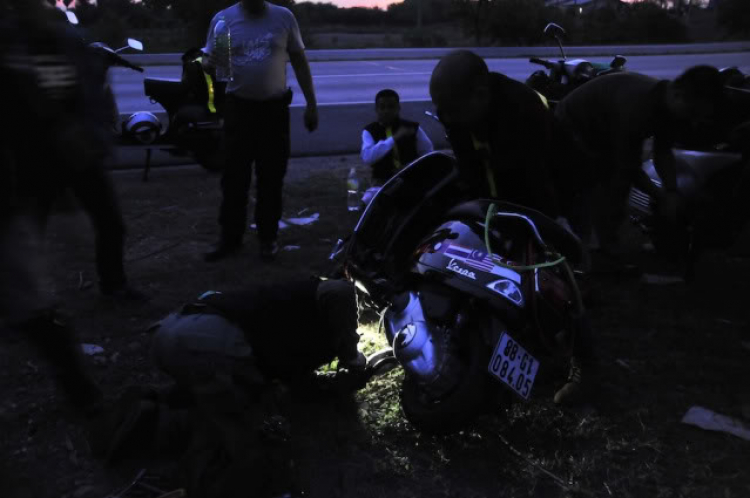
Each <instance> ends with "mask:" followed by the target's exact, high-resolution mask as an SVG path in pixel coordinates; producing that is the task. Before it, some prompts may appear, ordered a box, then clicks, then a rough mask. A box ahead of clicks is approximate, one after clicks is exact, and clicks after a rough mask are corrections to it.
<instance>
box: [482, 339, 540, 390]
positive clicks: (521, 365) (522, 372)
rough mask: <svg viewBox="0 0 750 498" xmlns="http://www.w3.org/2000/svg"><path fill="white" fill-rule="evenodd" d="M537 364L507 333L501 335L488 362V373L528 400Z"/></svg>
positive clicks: (537, 368)
mask: <svg viewBox="0 0 750 498" xmlns="http://www.w3.org/2000/svg"><path fill="white" fill-rule="evenodd" d="M538 371H539V362H538V361H537V360H536V358H534V357H533V356H531V355H530V354H529V353H528V352H527V351H526V350H525V349H524V348H523V347H522V346H521V345H520V344H518V342H516V340H515V339H513V338H512V337H511V336H510V335H509V334H508V333H503V335H502V336H501V337H500V340H499V341H498V343H497V347H496V348H495V353H494V354H493V355H492V359H491V360H490V366H489V372H490V374H492V375H493V376H495V377H497V378H498V379H500V380H501V381H502V382H503V383H505V384H506V385H508V387H510V388H511V389H512V390H513V392H515V393H516V394H518V395H519V396H521V397H522V398H524V399H529V395H530V394H531V389H532V388H533V387H534V379H535V378H536V373H537V372H538Z"/></svg>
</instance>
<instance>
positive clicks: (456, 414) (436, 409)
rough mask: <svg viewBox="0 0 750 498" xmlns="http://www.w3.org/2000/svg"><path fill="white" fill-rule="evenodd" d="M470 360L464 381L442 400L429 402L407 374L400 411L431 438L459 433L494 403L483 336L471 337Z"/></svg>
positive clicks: (472, 335)
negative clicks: (432, 436)
mask: <svg viewBox="0 0 750 498" xmlns="http://www.w3.org/2000/svg"><path fill="white" fill-rule="evenodd" d="M471 332H476V331H471ZM468 359H469V363H468V366H467V369H466V371H465V373H466V374H465V375H464V378H463V379H461V381H460V382H459V383H458V385H457V386H456V387H455V388H454V389H453V390H452V391H451V393H450V394H448V395H447V396H446V397H444V398H442V399H440V400H433V401H430V400H427V399H426V397H425V395H424V393H423V391H422V389H421V388H420V386H419V384H418V383H417V382H416V381H415V380H414V379H413V378H411V377H409V375H408V374H407V375H406V376H405V377H404V380H403V382H402V384H401V393H400V397H401V409H402V410H403V412H404V416H405V417H406V419H407V420H408V421H409V422H410V423H411V424H412V425H413V426H414V427H416V428H417V429H419V430H420V431H422V432H427V433H431V434H443V435H444V434H451V433H455V432H458V431H459V430H461V429H462V428H464V427H465V426H466V425H467V424H469V423H470V422H471V421H473V420H474V419H475V418H476V417H477V416H478V415H479V414H480V413H481V412H482V411H483V410H484V408H485V407H486V406H487V403H488V402H489V401H490V400H491V399H494V396H493V395H492V393H491V392H490V387H491V386H490V384H489V383H490V378H489V375H488V374H487V364H488V361H489V356H488V348H487V346H486V344H485V343H484V341H483V340H482V337H481V334H478V333H472V334H471V337H470V344H469V355H468Z"/></svg>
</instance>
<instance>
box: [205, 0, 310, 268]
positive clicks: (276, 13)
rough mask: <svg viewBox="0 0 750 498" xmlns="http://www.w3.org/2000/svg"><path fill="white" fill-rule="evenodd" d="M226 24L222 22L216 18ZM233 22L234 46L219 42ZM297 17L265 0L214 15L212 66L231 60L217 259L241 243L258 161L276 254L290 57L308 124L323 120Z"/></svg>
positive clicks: (267, 233)
mask: <svg viewBox="0 0 750 498" xmlns="http://www.w3.org/2000/svg"><path fill="white" fill-rule="evenodd" d="M220 21H223V26H224V27H223V28H221V26H220V28H219V29H218V30H217V29H216V26H217V23H219V22H220ZM227 28H228V29H229V33H230V37H229V43H228V45H229V47H230V48H229V53H230V54H231V55H228V54H227V53H226V52H225V53H221V52H222V50H221V49H217V48H216V47H215V41H216V32H217V31H221V30H222V29H227ZM304 49H305V46H304V44H303V43H302V36H301V35H300V31H299V26H298V24H297V20H296V19H295V18H294V14H292V12H291V11H289V10H288V9H286V8H284V7H280V6H278V5H274V4H272V3H269V2H266V1H264V0H241V1H240V2H238V3H236V4H235V5H233V6H231V7H229V8H227V9H224V10H222V11H221V12H219V13H218V14H216V16H215V17H214V18H213V20H212V21H211V25H210V27H209V31H208V41H207V43H206V47H205V48H204V49H203V50H204V52H205V53H206V55H207V57H204V61H205V62H204V63H205V64H206V66H208V68H212V67H215V66H217V65H222V63H224V64H226V61H222V60H220V58H221V57H227V58H228V59H229V61H228V62H229V64H226V65H228V66H229V74H230V76H231V77H230V80H229V81H228V82H227V97H226V102H225V106H224V107H225V111H224V133H225V137H226V146H227V163H226V168H225V170H224V174H223V177H222V180H221V190H222V195H223V197H222V203H221V208H220V214H219V224H220V225H221V238H220V240H219V243H218V245H217V246H216V248H215V249H214V250H213V251H211V252H209V253H208V254H206V261H218V260H220V259H223V258H226V257H227V256H231V255H233V254H235V253H237V252H238V251H239V249H240V248H241V246H242V238H243V234H244V232H245V230H246V228H247V203H248V193H249V190H250V183H251V178H252V165H253V163H255V168H256V173H255V174H256V180H257V182H258V185H257V203H256V207H255V221H256V224H257V226H258V239H259V241H260V254H261V257H262V258H263V259H265V260H272V259H273V258H274V257H275V256H276V254H277V252H278V244H277V242H276V238H277V232H278V224H279V220H280V219H281V211H282V188H283V184H284V176H285V174H286V167H287V162H288V159H289V150H290V140H289V103H290V102H291V97H292V96H291V90H290V89H289V88H287V85H286V63H287V62H291V65H292V68H293V69H294V73H295V75H296V77H297V82H298V83H299V86H300V87H301V88H302V92H303V93H304V95H305V100H306V101H307V107H306V109H305V114H304V122H305V127H306V128H307V129H308V130H309V131H313V130H315V129H316V128H317V126H318V111H317V103H316V100H315V89H314V87H313V81H312V75H311V74H310V66H309V64H308V62H307V58H306V57H305V51H304Z"/></svg>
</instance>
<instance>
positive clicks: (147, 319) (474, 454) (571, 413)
mask: <svg viewBox="0 0 750 498" xmlns="http://www.w3.org/2000/svg"><path fill="white" fill-rule="evenodd" d="M347 165H348V163H347V162H346V161H340V160H339V159H337V158H330V163H327V164H324V165H322V166H323V167H320V168H316V169H315V170H314V171H310V172H308V173H304V174H303V173H301V172H298V173H295V175H294V176H290V179H289V181H288V183H287V186H286V189H285V193H286V195H285V203H286V204H285V213H286V215H288V216H295V215H297V214H298V213H300V212H301V211H302V210H303V209H307V211H305V212H304V213H303V215H307V214H311V213H315V212H319V213H320V221H318V222H317V223H315V224H313V225H310V226H306V227H293V228H290V229H288V230H285V231H283V232H282V245H285V246H286V245H298V246H300V247H301V249H299V250H294V251H285V252H282V253H281V255H280V257H279V260H278V261H277V262H276V263H274V264H271V265H268V264H263V263H261V261H260V260H259V258H258V257H257V253H256V252H257V247H256V245H255V241H254V240H253V237H252V234H250V236H249V237H248V238H247V245H246V248H245V249H244V250H243V252H242V254H241V256H240V257H239V258H236V259H233V260H229V261H226V262H222V263H219V264H214V265H209V264H206V263H204V262H203V261H202V259H201V255H202V253H203V251H205V250H207V249H208V248H209V247H210V245H211V244H212V243H213V242H214V241H215V239H216V238H217V236H218V227H217V223H216V215H217V208H218V204H219V190H218V178H216V177H211V176H208V175H207V174H206V173H205V172H203V171H201V170H198V169H175V170H154V172H153V175H152V180H151V182H149V183H146V184H144V183H141V182H140V179H139V178H138V175H137V174H122V175H117V176H116V177H115V181H116V184H117V187H118V190H119V192H120V196H121V199H122V204H123V210H124V213H125V216H126V220H127V223H128V227H129V239H128V243H127V248H126V249H127V250H126V258H127V260H128V262H129V263H128V264H127V269H128V271H129V274H130V277H131V280H132V282H133V283H134V284H135V285H136V286H138V287H139V288H142V289H143V290H145V291H147V292H149V293H151V294H152V295H153V296H154V300H153V301H152V302H151V303H149V304H147V305H143V306H139V305H127V304H115V303H112V302H109V301H107V300H105V299H102V298H100V297H99V296H98V295H97V293H96V290H95V287H93V288H92V287H87V286H85V285H81V284H82V283H85V282H94V281H95V280H96V277H95V273H94V262H93V247H94V246H93V236H92V234H91V230H90V228H89V226H88V222H87V220H86V219H85V217H83V216H82V215H80V214H76V215H61V216H58V217H56V218H55V219H54V220H53V221H52V223H51V225H50V231H49V234H48V237H47V253H48V256H49V269H50V279H49V280H50V282H51V287H50V293H51V294H52V295H53V297H54V298H56V299H57V300H58V301H59V302H61V303H62V304H64V308H65V309H66V310H67V311H68V314H69V315H71V316H72V317H74V318H75V320H74V324H75V326H76V330H77V332H78V333H79V335H80V336H81V338H82V339H83V340H84V341H85V342H91V343H94V344H99V345H101V346H102V347H104V348H105V350H106V354H105V356H106V362H105V363H104V364H103V365H102V366H99V367H96V370H95V374H96V376H97V378H98V380H99V381H100V382H101V383H102V384H103V386H104V387H105V388H106V389H107V391H108V392H109V393H115V392H117V391H118V390H120V389H122V388H123V387H125V386H128V385H134V384H150V383H159V382H165V381H166V379H164V378H163V377H162V376H161V375H160V374H159V372H158V371H157V370H156V368H155V367H154V366H153V365H152V364H151V361H150V357H149V354H148V345H149V340H150V338H149V336H148V334H146V333H145V332H144V331H145V329H146V327H147V325H148V324H149V323H151V322H153V321H154V320H156V319H159V318H161V317H163V316H164V315H165V314H166V313H168V312H169V311H171V310H173V309H175V308H177V307H178V306H180V305H181V304H182V303H184V302H185V301H188V300H191V299H194V298H195V297H196V296H198V295H199V294H200V293H202V292H204V291H206V290H208V289H216V290H229V289H236V288H241V287H243V286H244V285H246V284H248V283H251V282H259V281H274V280H281V279H286V278H290V277H294V276H300V275H308V274H312V273H322V272H325V271H326V269H327V265H328V260H327V257H328V254H329V251H330V249H331V247H332V246H333V244H334V242H335V240H336V239H337V238H338V237H340V236H341V235H342V234H344V233H346V232H347V231H348V230H350V229H351V227H352V226H353V225H354V223H355V222H356V214H351V213H349V212H348V211H347V210H346V193H345V187H344V179H345V176H346V171H347V167H346V166H347ZM634 240H635V239H634ZM598 283H599V285H600V289H599V292H598V296H599V298H600V299H599V301H600V304H599V305H598V306H597V307H596V308H593V309H591V310H590V314H591V320H592V322H593V325H594V328H595V331H596V335H597V337H596V339H597V343H596V350H597V358H598V360H599V367H598V369H597V371H596V372H595V373H593V374H591V378H592V379H593V381H594V383H595V384H596V386H597V392H596V393H595V394H592V396H591V398H590V402H589V403H588V404H587V405H586V406H584V407H581V408H575V409H562V408H559V407H556V406H554V405H553V404H552V403H551V396H552V394H553V393H554V389H555V387H556V386H557V384H558V383H559V380H561V379H562V376H563V375H564V369H563V368H562V365H555V364H552V363H550V364H548V365H545V368H547V367H549V372H550V373H549V375H547V376H545V377H546V378H548V379H549V380H548V381H547V382H546V383H543V382H541V381H540V384H539V385H538V386H535V388H534V389H535V393H534V395H533V399H532V400H531V401H530V402H527V403H521V402H517V401H514V402H512V403H509V404H504V405H501V406H495V407H493V408H492V409H491V410H490V411H489V412H488V413H487V414H486V415H484V416H482V417H480V418H479V419H478V420H477V421H476V423H474V424H473V425H472V426H470V427H467V428H466V429H465V430H464V431H462V432H461V433H459V434H454V435H451V436H431V435H428V434H422V433H420V432H418V431H416V430H415V429H414V428H413V427H412V426H410V425H409V424H408V422H406V421H405V420H404V418H403V414H402V412H401V409H400V407H399V401H398V397H399V388H400V383H401V379H402V376H403V373H402V372H401V371H399V370H396V371H393V372H390V373H389V374H387V375H385V376H382V377H379V378H376V379H375V380H373V381H372V382H371V383H370V384H369V385H368V386H367V387H366V388H365V389H363V390H362V391H360V392H358V393H357V394H356V396H355V399H354V401H355V402H356V403H355V404H354V409H352V410H350V409H348V408H346V409H345V408H344V406H348V405H346V404H345V403H343V402H342V403H337V402H329V401H325V402H320V403H318V404H317V405H315V404H313V405H304V406H302V407H301V408H300V414H301V415H300V417H301V418H297V419H292V422H293V423H297V424H298V426H299V424H301V427H302V429H299V430H298V432H296V433H295V434H296V437H299V438H300V441H299V444H298V447H299V448H301V449H300V450H299V451H300V452H302V453H303V455H302V457H300V458H299V459H298V460H297V461H296V465H297V469H298V470H299V472H300V475H302V477H301V479H303V480H304V481H305V483H306V486H307V488H306V489H308V490H309V493H308V495H309V496H336V493H339V495H340V496H347V497H348V498H353V497H364V498H370V497H381V496H389V497H400V496H404V497H412V496H415V497H424V496H436V497H444V496H445V497H460V498H467V497H496V496H503V497H511V498H513V497H529V496H531V497H545V498H546V497H553V498H554V497H561V498H562V497H569V496H597V497H599V496H601V497H608V496H618V497H664V498H673V497H674V498H677V497H696V498H698V497H700V498H703V497H709V498H713V497H717V498H727V497H733V498H734V497H736V498H742V497H745V496H750V475H749V474H748V473H747V456H748V443H747V442H746V441H743V440H741V439H738V438H734V437H732V436H728V435H725V434H721V433H710V432H704V431H701V430H699V429H696V428H693V427H688V426H685V425H683V424H681V423H680V419H681V417H682V415H683V414H684V413H685V411H686V410H687V409H688V408H689V407H690V406H692V405H703V406H706V407H709V408H711V409H713V410H716V411H718V412H721V413H724V414H727V415H731V416H734V417H742V407H743V404H747V403H750V399H748V398H747V396H748V391H747V382H746V380H747V379H748V378H750V361H748V358H749V356H748V355H750V352H749V351H747V350H745V349H743V347H742V346H741V344H742V343H743V342H748V341H750V335H748V334H750V316H748V310H747V304H746V302H745V301H746V297H747V296H748V295H750V263H748V261H747V260H746V259H732V260H728V259H727V258H725V257H723V256H722V255H713V256H708V257H707V259H706V260H705V261H703V263H702V265H701V271H700V272H699V276H698V281H697V282H696V284H695V285H694V286H693V287H691V288H674V287H646V286H643V285H641V284H639V283H638V282H637V281H632V280H619V281H618V280H601V281H600V282H598ZM377 326H378V325H377V323H376V322H375V321H374V320H373V321H369V320H368V321H366V322H365V323H363V324H362V325H361V327H360V333H361V334H362V338H361V347H362V349H363V351H365V353H367V354H370V353H372V352H374V351H377V350H378V349H380V348H382V347H384V346H385V341H384V338H383V337H382V335H381V334H380V333H379V331H378V330H377ZM6 342H7V343H6ZM2 345H3V347H2V348H0V392H3V393H4V396H3V399H2V400H0V422H2V425H3V428H4V430H3V434H2V438H1V439H0V454H2V455H3V456H5V455H8V457H7V458H2V459H0V466H1V465H9V466H11V472H6V474H7V475H14V476H15V475H18V476H24V475H25V476H26V477H25V478H23V479H25V480H24V482H26V486H28V490H29V492H30V493H31V495H32V496H39V497H42V498H45V497H47V496H50V497H51V496H62V495H64V494H65V493H72V492H73V491H74V490H75V488H76V487H79V486H81V484H80V483H81V482H87V481H86V480H87V479H99V481H98V482H100V483H104V484H103V485H108V486H109V488H106V489H103V490H106V491H111V490H112V489H116V488H118V487H120V486H121V485H122V484H123V481H124V480H125V479H126V476H124V475H123V476H117V475H114V476H113V475H112V473H108V472H105V471H104V470H102V469H100V468H99V467H98V464H97V463H96V462H93V461H92V460H90V459H88V456H87V453H86V450H85V442H84V437H83V434H82V431H81V430H80V429H79V428H77V426H76V425H74V424H72V423H68V422H67V421H66V420H65V411H64V410H63V408H62V407H61V406H60V404H59V396H58V395H56V391H55V389H54V386H53V384H52V383H51V382H50V380H49V378H48V377H49V376H48V375H47V374H46V371H45V370H44V369H43V367H39V366H38V363H39V361H38V359H37V358H36V357H35V356H33V353H32V352H30V351H29V349H28V348H27V347H26V346H25V345H24V344H23V343H18V342H16V343H11V342H9V341H4V342H3V344H2ZM618 360H620V361H619V362H618ZM27 361H29V362H31V363H32V366H29V365H28V364H27ZM327 368H328V369H329V370H330V369H335V364H334V365H331V366H329V367H327ZM30 421H31V422H30ZM295 421H296V422H295ZM294 430H295V429H293V431H294ZM68 434H69V435H70V439H71V441H72V446H73V447H74V448H75V449H76V450H77V453H76V455H77V456H76V459H75V460H74V459H73V458H71V457H70V455H71V451H70V450H69V449H68V443H67V442H66V439H65V438H66V435H68ZM500 435H502V436H503V438H505V439H506V440H507V441H508V442H509V443H510V444H511V445H512V446H513V447H514V448H516V449H517V450H518V451H519V452H520V453H521V454H522V455H523V456H524V458H519V457H518V456H517V455H516V454H515V453H514V452H513V451H511V450H510V449H509V448H508V447H507V446H506V445H505V443H503V442H502V441H501V439H500V437H499V436H500ZM355 436H356V437H355ZM530 462H531V463H530ZM542 468H543V469H545V470H547V471H549V472H551V473H552V474H554V475H555V476H557V477H559V479H561V480H562V482H563V483H565V485H566V486H567V488H568V489H565V488H564V487H562V486H561V485H559V484H558V483H556V482H555V480H554V479H552V478H550V477H549V475H547V474H546V473H545V472H544V471H542V470H541V469H542ZM22 469H25V470H22ZM0 473H2V469H0ZM39 476H44V477H45V479H44V482H42V481H41V480H40V479H39ZM92 476H95V477H92ZM131 477H132V476H131ZM76 482H78V483H79V484H75V483H76ZM47 483H57V484H56V485H55V486H54V489H52V486H49V485H48V484H47ZM571 489H572V490H574V491H570V490H571ZM106 494H107V493H106V492H102V493H101V495H102V496H106ZM11 496H12V495H11Z"/></svg>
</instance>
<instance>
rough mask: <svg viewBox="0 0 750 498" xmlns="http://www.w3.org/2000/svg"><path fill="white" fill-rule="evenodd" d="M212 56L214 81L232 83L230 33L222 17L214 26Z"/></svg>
mask: <svg viewBox="0 0 750 498" xmlns="http://www.w3.org/2000/svg"><path fill="white" fill-rule="evenodd" d="M213 55H214V60H215V61H216V79H217V80H218V81H223V82H227V81H232V33H231V32H230V30H229V25H228V24H227V22H226V21H225V20H224V17H221V18H219V20H218V21H217V22H216V26H214V53H213Z"/></svg>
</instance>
